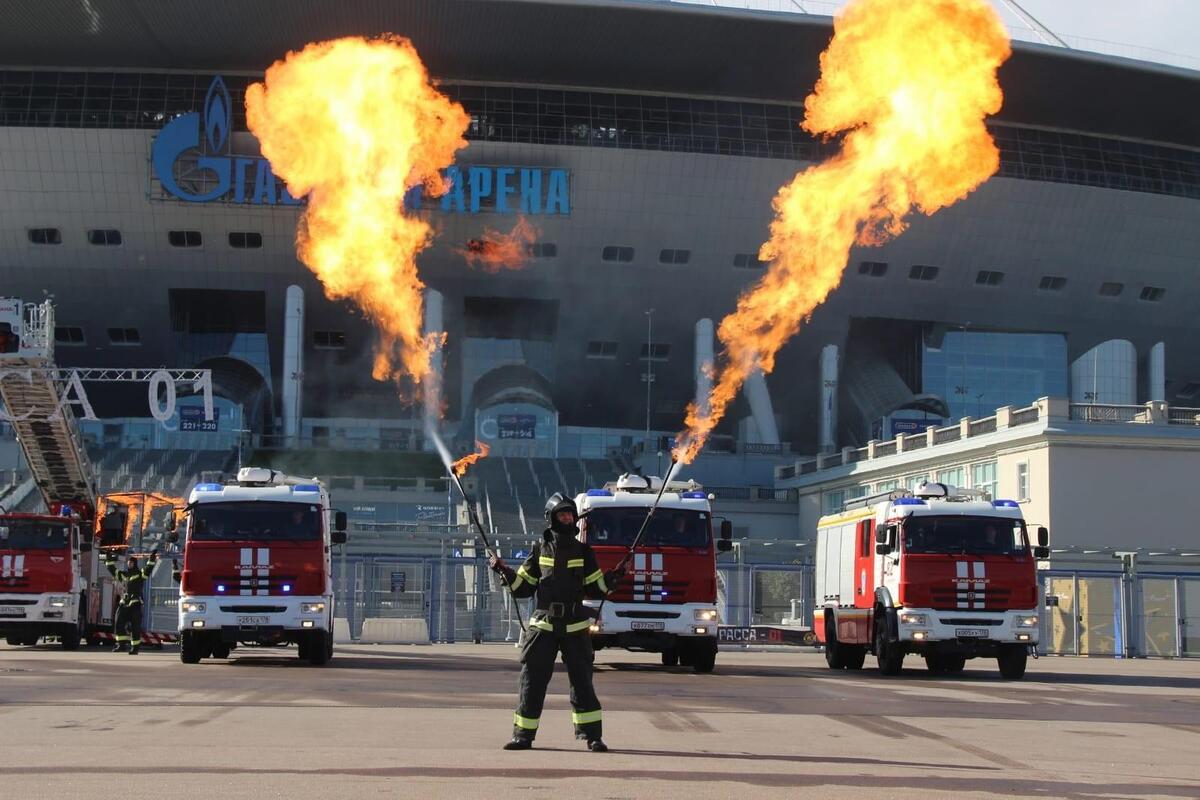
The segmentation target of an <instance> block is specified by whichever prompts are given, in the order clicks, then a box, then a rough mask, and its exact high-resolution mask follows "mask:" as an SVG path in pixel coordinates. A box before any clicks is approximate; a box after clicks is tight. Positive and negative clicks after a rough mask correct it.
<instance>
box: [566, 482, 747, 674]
mask: <svg viewBox="0 0 1200 800" xmlns="http://www.w3.org/2000/svg"><path fill="white" fill-rule="evenodd" d="M661 488H662V479H661V478H657V477H643V476H641V475H629V474H626V475H622V476H621V477H620V478H618V479H617V480H616V481H612V482H609V483H607V484H605V485H604V487H603V488H601V489H589V490H588V491H587V492H584V493H583V494H580V495H579V496H578V497H576V498H575V504H576V506H577V507H578V508H579V513H580V516H581V521H580V539H581V540H582V541H583V542H585V543H586V544H588V545H589V546H591V548H592V550H593V551H594V552H595V554H596V559H597V560H598V561H599V563H600V567H601V568H602V569H604V570H610V569H612V568H613V567H615V566H616V565H617V564H618V563H619V562H620V561H621V559H622V558H624V557H625V554H626V553H627V552H628V550H629V547H630V546H631V545H632V544H633V543H634V540H635V539H636V538H637V534H638V531H639V530H640V529H641V526H642V524H643V522H644V521H645V519H646V514H647V512H648V511H649V510H650V507H651V506H652V505H653V504H654V500H655V497H657V496H658V492H659V489H661ZM711 499H712V498H711V496H710V495H709V494H708V493H707V492H705V491H704V487H703V486H701V485H700V484H698V483H696V482H695V481H686V482H679V481H672V482H671V483H670V484H668V485H667V487H666V489H665V490H664V491H663V493H662V499H661V500H660V501H659V504H658V508H657V509H655V512H654V515H653V516H652V517H651V518H650V521H649V524H648V526H647V529H646V533H645V535H644V537H643V538H642V541H641V543H640V544H639V545H638V547H637V550H636V552H635V553H634V554H633V557H632V558H631V559H630V560H629V562H628V564H627V574H626V576H625V578H624V579H622V581H621V583H620V585H619V586H618V587H617V588H616V590H615V591H614V592H613V593H612V595H611V596H610V599H609V600H608V601H607V602H605V603H604V604H603V609H602V611H601V616H600V618H599V619H597V620H596V622H595V624H594V625H593V626H592V628H591V635H592V642H593V644H594V645H595V647H596V649H597V650H601V649H603V648H605V647H623V648H625V649H627V650H641V651H649V652H657V653H662V662H663V664H664V665H665V666H675V665H677V664H683V665H685V666H691V667H692V668H693V669H694V670H695V671H696V672H712V670H713V666H714V664H715V663H716V657H717V624H718V623H719V622H720V620H719V619H718V613H717V563H716V555H717V551H718V550H720V551H726V550H729V549H731V546H732V542H731V537H732V527H731V525H730V524H729V521H728V520H724V521H723V522H722V524H721V528H720V538H719V539H716V540H714V537H713V529H712V519H713V516H712V505H711V502H710V501H711ZM587 602H588V605H591V606H593V607H599V606H600V605H601V604H600V603H599V602H598V601H587Z"/></svg>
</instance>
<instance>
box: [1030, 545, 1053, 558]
mask: <svg viewBox="0 0 1200 800" xmlns="http://www.w3.org/2000/svg"><path fill="white" fill-rule="evenodd" d="M1033 557H1034V558H1049V557H1050V548H1049V547H1041V546H1038V547H1035V548H1033Z"/></svg>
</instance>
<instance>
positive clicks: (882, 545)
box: [875, 525, 896, 556]
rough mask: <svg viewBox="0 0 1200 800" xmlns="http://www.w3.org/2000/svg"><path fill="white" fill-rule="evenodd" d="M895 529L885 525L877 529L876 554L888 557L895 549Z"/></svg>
mask: <svg viewBox="0 0 1200 800" xmlns="http://www.w3.org/2000/svg"><path fill="white" fill-rule="evenodd" d="M895 530H896V529H895V528H894V527H892V526H891V525H883V526H881V527H878V528H876V529H875V552H876V553H877V554H879V555H881V556H886V555H887V554H888V553H890V552H892V550H893V549H894V548H895V542H894V541H893V539H892V537H893V536H894V535H895Z"/></svg>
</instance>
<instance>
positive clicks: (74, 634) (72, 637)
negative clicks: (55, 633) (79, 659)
mask: <svg viewBox="0 0 1200 800" xmlns="http://www.w3.org/2000/svg"><path fill="white" fill-rule="evenodd" d="M82 638H83V635H82V634H81V633H80V631H79V626H77V625H72V626H71V627H69V628H68V629H67V630H66V631H64V632H63V635H62V636H60V637H59V642H60V643H61V644H62V649H63V650H78V649H79V640H80V639H82Z"/></svg>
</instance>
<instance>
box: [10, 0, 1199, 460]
mask: <svg viewBox="0 0 1200 800" xmlns="http://www.w3.org/2000/svg"><path fill="white" fill-rule="evenodd" d="M744 5H745V4H744ZM760 5H761V4H760ZM776 5H778V6H779V7H780V8H783V7H784V5H785V4H776ZM800 5H801V4H791V5H790V6H787V7H789V8H792V7H798V6H800ZM4 23H5V24H4V25H3V26H2V27H0V282H2V283H0V285H2V286H3V294H4V295H6V296H10V297H20V298H23V299H25V300H27V301H31V300H40V299H41V298H42V297H43V296H44V293H49V294H51V295H53V297H54V302H55V304H56V306H57V309H58V316H57V327H56V331H55V337H56V341H57V354H58V358H59V361H60V363H61V364H63V365H65V366H74V365H78V366H89V367H100V366H140V367H145V366H160V365H162V366H170V367H191V366H203V367H207V368H210V369H212V370H213V375H214V383H215V385H216V389H217V393H218V395H220V397H221V398H222V399H221V400H220V405H221V407H222V411H223V413H224V416H222V417H221V418H219V420H218V422H219V428H220V430H224V431H227V432H231V431H234V430H250V431H253V432H254V433H255V434H258V435H262V436H267V437H269V436H273V435H279V434H289V435H292V436H295V437H299V440H301V441H303V442H304V443H306V444H314V445H318V446H319V445H320V444H322V443H323V442H326V441H329V440H330V439H333V438H337V437H339V436H342V437H346V438H355V437H362V438H364V440H373V441H375V442H377V446H380V447H395V448H399V449H403V448H410V447H411V448H417V447H420V442H419V441H418V438H419V426H417V425H416V423H415V421H414V420H413V419H412V416H413V415H414V413H416V412H413V411H412V410H410V409H406V408H405V407H403V406H401V405H400V404H398V403H397V401H396V398H395V390H394V388H393V387H391V386H388V385H383V384H378V383H375V382H374V381H372V379H371V377H370V372H371V370H370V361H371V350H372V345H373V341H374V339H373V334H372V330H371V326H370V324H369V323H368V322H366V321H364V320H363V318H362V317H361V316H357V315H355V314H354V313H353V311H352V309H350V308H349V307H348V306H347V305H346V304H343V303H335V302H330V301H328V300H326V299H325V298H324V296H323V294H322V291H321V288H320V286H319V285H318V284H317V282H316V281H315V279H314V278H313V277H312V276H311V275H310V274H309V272H308V271H307V270H306V269H305V267H304V266H303V265H302V264H301V263H299V262H298V261H297V259H296V256H295V248H294V237H295V230H296V222H297V218H298V215H299V207H298V203H297V201H296V200H295V199H293V198H292V197H290V196H289V195H288V194H287V192H286V190H285V189H284V187H283V185H282V183H281V182H280V181H278V180H277V179H276V178H275V177H274V176H273V175H272V174H271V171H270V167H269V165H268V164H267V163H266V162H265V161H264V160H263V159H262V158H261V157H260V155H259V152H258V147H257V143H256V141H255V140H254V138H253V137H252V136H251V135H250V134H249V133H248V132H247V129H246V121H245V113H244V107H243V102H242V101H243V97H244V92H245V89H246V86H247V85H248V84H249V83H251V82H253V81H256V80H259V79H261V77H262V75H263V72H264V70H265V69H266V67H268V66H269V65H270V64H271V63H272V62H273V61H275V60H276V59H278V58H280V57H281V56H282V55H283V54H285V53H286V52H287V51H288V50H290V49H297V48H300V47H302V46H303V45H305V44H306V43H308V42H311V41H317V40H322V39H328V38H332V37H338V36H345V35H351V34H365V35H371V34H376V33H381V32H392V33H396V34H399V35H403V36H406V37H409V38H410V39H411V40H412V41H413V42H414V44H415V45H416V47H417V49H418V51H419V52H420V54H421V55H422V57H423V59H424V61H425V63H426V65H427V66H428V68H429V70H430V72H431V73H432V75H433V76H435V78H436V79H437V80H438V81H439V82H440V85H441V88H442V90H443V91H444V92H446V93H447V94H448V95H449V96H450V97H452V98H453V99H454V100H456V101H458V102H459V103H461V104H462V105H463V106H464V107H465V109H466V110H467V111H468V113H469V114H470V117H471V122H470V128H469V130H468V131H467V138H468V140H469V141H470V146H469V147H468V148H467V149H466V150H465V151H463V152H462V153H461V157H460V159H459V162H458V164H457V165H456V167H455V170H456V171H457V174H458V175H459V178H460V180H459V182H458V191H456V192H455V193H454V194H452V195H451V196H449V197H448V198H446V199H445V200H444V201H442V200H439V201H432V202H428V203H426V204H425V209H426V210H424V211H422V212H421V213H428V214H429V215H430V216H431V217H432V218H433V219H434V220H435V222H436V225H437V227H438V228H439V230H440V231H441V233H440V235H439V237H438V239H437V241H436V243H435V244H434V245H433V246H432V248H431V249H430V250H428V251H427V252H426V253H424V254H423V255H422V256H421V259H420V267H421V270H422V274H423V276H424V278H425V280H426V281H427V283H428V285H429V286H430V288H431V289H432V290H435V291H436V292H437V293H438V296H439V301H440V309H441V317H442V320H441V322H442V324H443V325H444V326H445V329H446V330H447V331H448V333H449V344H448V346H447V349H446V351H445V353H444V362H443V367H442V368H443V369H444V374H445V378H446V387H447V388H446V399H447V401H448V418H449V419H450V420H452V421H461V422H462V426H461V429H462V432H461V435H462V438H463V439H464V440H469V439H471V438H482V439H485V440H487V441H489V442H490V443H491V444H493V445H495V446H497V447H499V448H500V452H502V453H508V454H515V455H529V456H553V455H559V456H580V457H586V456H589V455H596V454H603V453H604V452H606V450H607V449H609V448H611V447H613V446H617V447H620V446H627V445H629V444H631V443H633V442H636V441H637V440H638V439H639V438H640V435H641V434H642V433H643V432H645V431H647V430H649V431H652V432H667V431H672V430H675V429H676V428H678V426H679V424H680V421H681V416H682V409H683V407H684V405H685V404H686V403H687V401H688V400H689V399H691V397H692V396H693V394H694V392H695V386H696V381H695V376H696V367H697V364H696V359H697V353H701V354H703V353H705V352H707V351H708V349H709V348H711V347H712V343H711V342H712V340H711V326H709V325H708V324H706V323H705V322H704V321H705V320H712V321H719V320H720V318H721V317H722V316H723V315H725V314H726V313H728V312H729V311H730V310H731V309H732V308H733V307H734V303H735V301H736V298H737V296H738V294H739V293H740V292H741V291H742V290H743V289H744V288H745V287H746V286H748V285H749V284H751V283H752V282H754V281H755V280H756V279H758V277H759V276H760V275H761V274H762V270H763V266H764V265H763V264H761V263H760V262H759V261H758V259H757V258H756V252H757V249H758V247H759V245H760V244H761V242H762V241H763V240H764V238H765V235H766V230H767V225H768V222H769V220H770V216H771V209H770V203H771V198H772V197H773V195H774V194H775V192H776V190H777V189H778V187H779V186H781V185H782V184H783V183H785V182H786V181H787V180H789V179H790V178H791V177H792V176H793V175H794V174H795V173H796V172H797V171H798V170H800V169H803V168H804V167H805V166H806V165H808V164H811V163H813V162H816V161H819V160H821V159H822V158H824V157H825V156H827V155H828V154H829V153H830V152H831V148H833V147H836V143H822V142H819V141H816V140H814V139H813V138H811V137H809V136H808V135H807V134H805V133H804V132H803V131H802V130H801V129H800V126H799V123H800V121H801V119H802V116H803V106H802V103H803V99H804V97H805V96H806V94H807V93H808V92H810V91H811V89H812V88H813V85H814V83H815V81H816V78H817V68H818V55H819V53H820V52H821V50H822V49H823V48H824V47H825V45H826V44H827V42H828V40H829V38H830V35H831V33H832V23H831V18H830V17H828V16H816V15H809V14H804V13H783V12H782V11H773V10H769V9H768V10H761V9H759V10H756V9H753V8H732V7H714V6H705V5H698V4H689V3H673V2H652V1H650V0H553V1H551V0H413V2H406V3H382V2H376V0H342V1H341V2H338V3H325V2H317V0H287V1H286V2H285V1H284V0H260V1H259V2H254V3H246V2H239V1H237V0H210V2H205V3H202V4H179V3H160V2H154V1H153V0H90V2H87V3H69V4H68V3H46V2H33V1H32V0H30V1H29V2H24V3H11V4H9V5H8V6H7V11H6V15H5V20H4ZM1001 81H1002V85H1003V88H1004V91H1005V103H1004V108H1003V110H1002V111H1001V112H1000V114H999V115H998V116H997V117H996V118H995V119H993V120H992V121H991V123H990V128H991V131H992V133H993V135H994V137H995V139H996V142H997V144H998V146H999V148H1000V152H1001V166H1000V171H999V174H998V175H997V176H996V177H994V178H993V179H992V180H990V181H989V182H987V183H986V184H985V185H984V186H983V187H982V188H980V189H979V190H978V191H977V192H975V193H974V194H973V195H972V196H970V197H969V198H968V199H966V200H965V201H963V202H961V203H959V204H957V205H955V206H954V207H952V208H949V209H947V210H945V211H943V212H941V213H939V214H937V215H936V216H934V217H932V218H917V219H914V220H913V224H912V227H911V229H910V230H909V231H908V232H907V233H905V234H904V235H903V236H902V237H900V238H899V239H897V240H896V241H893V242H890V243H888V244H886V245H884V246H882V247H879V248H872V249H861V250H856V251H855V252H854V253H853V254H852V257H851V263H850V266H849V268H848V271H847V274H846V276H845V280H844V282H843V284H842V286H841V288H839V289H838V290H837V291H836V292H835V293H834V294H833V295H832V296H831V298H830V299H829V301H828V302H827V303H826V304H825V305H823V306H822V307H820V308H819V309H818V310H817V311H816V313H815V314H814V315H813V318H812V320H811V323H810V324H808V325H807V326H805V328H804V329H803V331H802V332H801V333H800V334H799V335H798V336H796V337H795V339H794V340H793V341H792V342H791V343H789V344H788V345H787V346H786V348H785V349H784V350H783V352H782V353H781V355H780V358H779V362H778V366H777V369H776V370H775V372H774V373H773V374H771V375H769V376H767V378H766V380H765V382H763V383H762V384H756V385H755V386H752V387H750V391H749V392H748V395H749V401H747V400H739V403H741V405H739V406H738V407H737V408H736V409H735V413H733V414H732V415H731V416H730V419H729V420H728V421H727V423H726V424H725V426H724V427H723V428H722V429H721V430H720V431H719V433H720V434H721V436H719V437H718V438H717V439H716V440H715V441H714V446H715V447H721V446H723V443H728V442H732V441H738V442H748V443H754V444H758V445H761V446H762V447H763V448H767V449H769V448H774V447H776V446H779V447H781V448H783V447H787V446H788V444H790V445H791V447H792V448H793V449H794V450H796V451H801V452H815V451H817V450H821V449H830V448H834V447H841V446H853V445H858V444H861V443H863V442H865V441H866V440H867V439H869V438H871V437H872V436H873V435H875V436H877V435H879V433H880V428H881V427H890V430H889V431H888V432H886V433H884V434H883V435H884V436H889V435H894V433H895V432H896V431H897V430H906V429H909V430H911V429H913V428H915V427H919V426H923V425H927V424H930V422H931V420H933V421H940V420H950V419H954V418H957V417H960V416H964V415H967V416H977V415H984V414H986V413H991V411H992V410H994V409H995V408H996V407H998V406H1002V405H1006V404H1013V405H1024V404H1028V403H1029V402H1031V401H1032V400H1033V399H1034V398H1036V397H1039V396H1045V395H1051V396H1060V397H1070V398H1074V399H1076V400H1078V401H1080V402H1090V401H1096V402H1103V403H1116V404H1121V403H1137V402H1143V401H1146V400H1154V399H1164V400H1167V401H1169V402H1180V403H1183V402H1185V401H1188V400H1192V399H1196V398H1200V348H1197V347H1196V346H1195V342H1196V324H1195V309H1196V308H1197V307H1200V282H1198V281H1197V277H1196V270H1197V254H1198V253H1200V114H1197V113H1196V109H1198V108H1200V73H1197V72H1195V71H1192V70H1189V69H1186V68H1180V67H1173V66H1166V65H1162V64H1156V63H1150V62H1145V61H1138V60H1131V59H1128V58H1121V57H1116V56H1110V55H1102V54H1096V53H1086V52H1079V51H1074V50H1070V49H1066V48H1063V47H1056V46H1047V45H1038V44H1027V43H1021V42H1018V43H1016V44H1015V52H1014V54H1013V56H1012V58H1011V59H1010V60H1009V61H1008V62H1007V63H1006V64H1005V65H1004V67H1003V68H1002V71H1001ZM226 97H227V98H228V102H225V100H224V99H225V98H226ZM217 100H220V101H221V102H216V101H217ZM519 212H523V213H525V214H526V215H527V216H528V217H529V218H530V220H531V221H532V222H533V223H534V224H535V225H536V227H537V229H538V232H539V233H538V238H537V242H536V243H535V244H534V245H532V246H531V249H530V256H531V257H530V261H529V263H528V265H527V266H526V267H525V268H524V269H521V270H518V271H504V272H501V273H499V274H489V273H487V272H483V271H478V270H473V269H471V268H470V267H469V266H468V265H467V264H466V263H465V262H464V260H463V258H462V256H461V255H460V253H459V251H460V250H461V249H462V248H463V246H464V244H465V243H467V242H468V241H470V240H472V239H476V238H478V237H480V236H481V235H482V234H483V232H484V230H485V229H487V228H492V229H506V228H509V227H511V226H512V224H513V223H514V222H515V220H516V214H517V213H519ZM293 286H295V287H298V289H296V290H293V291H292V292H291V293H290V294H289V287H293ZM435 305H437V303H435ZM289 320H290V321H289ZM288 341H291V345H290V347H291V348H292V352H291V355H290V356H289V358H288V359H286V361H287V363H285V351H286V350H287V349H288V347H289V345H288V344H287V342H288ZM289 387H290V389H289ZM289 391H290V392H292V396H293V397H294V398H295V399H294V400H293V401H289V402H287V403H285V402H284V398H285V396H286V395H288V392H289ZM137 392H138V396H132V397H131V396H129V395H126V394H125V393H123V392H120V391H117V389H116V388H114V387H103V386H101V387H97V388H96V390H95V391H94V392H93V395H92V401H93V404H94V405H95V407H96V409H97V412H98V413H99V414H100V415H101V416H108V417H128V416H136V415H137V414H143V413H144V412H143V411H142V408H143V406H144V403H145V391H144V389H138V390H137Z"/></svg>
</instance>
